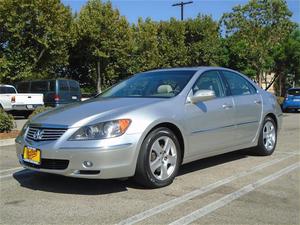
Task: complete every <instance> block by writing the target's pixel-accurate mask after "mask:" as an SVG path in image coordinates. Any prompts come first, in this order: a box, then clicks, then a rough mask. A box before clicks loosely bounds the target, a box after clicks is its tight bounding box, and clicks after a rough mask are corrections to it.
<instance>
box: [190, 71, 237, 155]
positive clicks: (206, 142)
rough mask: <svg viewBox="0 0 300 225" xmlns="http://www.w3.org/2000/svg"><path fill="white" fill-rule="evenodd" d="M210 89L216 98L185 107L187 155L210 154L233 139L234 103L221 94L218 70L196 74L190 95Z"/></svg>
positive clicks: (219, 149)
mask: <svg viewBox="0 0 300 225" xmlns="http://www.w3.org/2000/svg"><path fill="white" fill-rule="evenodd" d="M198 90H213V91H214V92H215V95H216V98H214V99H211V100H208V101H203V102H198V103H196V104H192V103H187V104H186V105H185V118H186V120H185V125H186V129H187V130H188V132H189V134H190V135H189V137H188V138H189V149H190V151H189V156H188V157H191V156H195V155H202V156H205V155H212V154H214V152H215V153H218V152H221V151H222V150H223V149H225V148H227V147H229V146H231V145H232V142H233V141H234V139H235V138H236V137H234V135H233V134H234V129H235V125H234V112H235V109H234V103H233V98H232V96H227V94H226V93H225V91H224V85H223V83H222V80H221V77H220V74H219V72H218V71H207V72H204V73H203V74H201V75H200V77H199V78H198V80H197V81H196V82H195V84H194V86H193V88H192V90H191V92H192V93H190V94H194V93H196V92H197V91H198Z"/></svg>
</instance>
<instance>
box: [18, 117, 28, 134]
mask: <svg viewBox="0 0 300 225" xmlns="http://www.w3.org/2000/svg"><path fill="white" fill-rule="evenodd" d="M29 123H30V122H29V120H28V121H27V122H26V123H25V124H24V126H23V128H22V130H21V131H20V134H19V136H23V135H24V134H25V132H26V130H27V128H28V126H29Z"/></svg>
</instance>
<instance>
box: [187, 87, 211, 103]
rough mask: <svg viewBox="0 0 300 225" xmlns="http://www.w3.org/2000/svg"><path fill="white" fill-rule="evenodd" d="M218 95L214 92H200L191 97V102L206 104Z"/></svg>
mask: <svg viewBox="0 0 300 225" xmlns="http://www.w3.org/2000/svg"><path fill="white" fill-rule="evenodd" d="M215 97H216V94H215V92H214V91H212V90H199V91H197V92H196V93H195V94H194V95H193V96H191V97H189V102H191V103H193V104H196V103H198V102H204V101H207V100H211V99H214V98H215Z"/></svg>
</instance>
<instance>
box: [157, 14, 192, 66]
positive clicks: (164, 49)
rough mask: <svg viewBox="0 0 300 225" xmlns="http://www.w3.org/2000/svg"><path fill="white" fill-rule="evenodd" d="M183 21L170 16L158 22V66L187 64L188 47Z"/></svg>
mask: <svg viewBox="0 0 300 225" xmlns="http://www.w3.org/2000/svg"><path fill="white" fill-rule="evenodd" d="M185 32H186V28H185V22H182V21H177V20H175V19H174V18H171V20H170V21H167V22H163V21H161V22H160V23H159V24H158V32H157V38H158V54H159V55H160V57H159V59H160V60H159V63H158V67H178V66H186V65H187V64H188V57H187V54H188V47H187V45H186V43H185Z"/></svg>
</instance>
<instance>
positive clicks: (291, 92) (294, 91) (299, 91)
mask: <svg viewBox="0 0 300 225" xmlns="http://www.w3.org/2000/svg"><path fill="white" fill-rule="evenodd" d="M288 94H289V95H294V96H300V89H290V90H288Z"/></svg>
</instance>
